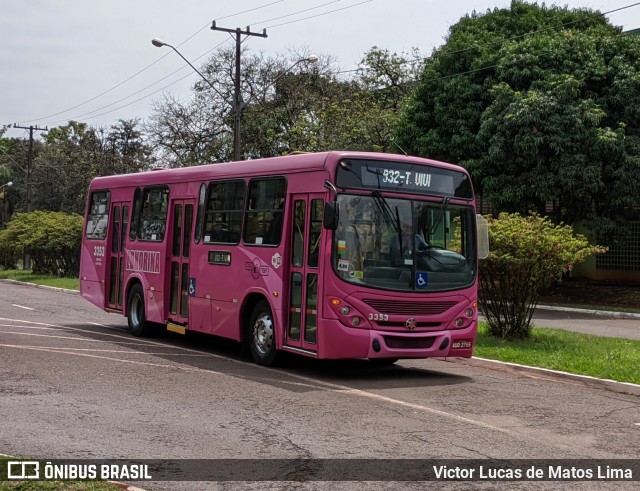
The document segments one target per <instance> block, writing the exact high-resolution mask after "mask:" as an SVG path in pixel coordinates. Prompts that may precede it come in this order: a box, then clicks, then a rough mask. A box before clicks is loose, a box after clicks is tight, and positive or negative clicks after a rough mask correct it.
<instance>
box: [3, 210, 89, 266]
mask: <svg viewBox="0 0 640 491" xmlns="http://www.w3.org/2000/svg"><path fill="white" fill-rule="evenodd" d="M82 224H83V218H82V216H80V215H77V214H66V213H62V212H45V211H34V212H32V213H16V214H15V216H14V217H13V219H12V220H11V222H9V224H8V225H7V228H6V229H5V230H3V231H0V251H4V253H5V254H7V257H8V258H9V260H10V259H11V258H13V259H14V262H15V259H17V257H20V256H21V255H22V254H23V252H26V253H28V254H30V255H31V259H32V262H33V273H34V274H44V275H56V276H77V275H78V272H79V265H80V243H81V240H82ZM7 264H9V262H7ZM3 266H4V265H3ZM7 269H8V268H7Z"/></svg>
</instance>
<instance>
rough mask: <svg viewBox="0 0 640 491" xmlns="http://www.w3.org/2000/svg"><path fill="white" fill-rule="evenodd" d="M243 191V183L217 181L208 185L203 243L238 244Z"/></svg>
mask: <svg viewBox="0 0 640 491" xmlns="http://www.w3.org/2000/svg"><path fill="white" fill-rule="evenodd" d="M244 189H245V183H244V181H219V182H212V183H211V184H210V185H209V198H208V201H207V210H206V216H205V218H204V232H203V239H202V240H203V242H205V243H212V242H217V243H221V244H237V243H238V242H240V230H241V229H242V212H243V209H244Z"/></svg>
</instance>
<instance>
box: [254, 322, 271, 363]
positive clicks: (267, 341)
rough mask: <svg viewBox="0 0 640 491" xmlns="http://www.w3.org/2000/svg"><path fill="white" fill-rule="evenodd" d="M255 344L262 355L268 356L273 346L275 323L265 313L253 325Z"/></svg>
mask: <svg viewBox="0 0 640 491" xmlns="http://www.w3.org/2000/svg"><path fill="white" fill-rule="evenodd" d="M253 344H254V346H255V347H256V349H257V350H258V352H259V353H260V354H262V355H266V354H267V353H268V352H269V350H270V349H271V346H272V344H273V322H272V321H271V316H270V315H269V314H268V313H266V312H263V313H262V314H260V315H259V316H258V318H257V319H256V321H255V322H254V324H253Z"/></svg>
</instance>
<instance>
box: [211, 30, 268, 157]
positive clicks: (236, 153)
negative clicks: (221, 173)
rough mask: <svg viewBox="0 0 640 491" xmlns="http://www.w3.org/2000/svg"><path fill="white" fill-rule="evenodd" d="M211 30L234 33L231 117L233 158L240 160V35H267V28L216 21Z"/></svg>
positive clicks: (263, 36) (264, 36)
mask: <svg viewBox="0 0 640 491" xmlns="http://www.w3.org/2000/svg"><path fill="white" fill-rule="evenodd" d="M211 29H212V30H213V31H223V32H228V33H230V34H235V35H236V76H235V81H234V82H235V94H234V119H233V160H236V161H237V160H240V116H241V114H242V97H241V94H240V45H241V44H242V39H241V36H242V35H245V36H259V37H262V38H266V37H267V30H266V29H263V30H262V33H259V32H252V31H251V29H250V27H249V26H247V28H246V29H245V30H244V31H243V30H242V29H240V28H239V27H237V28H235V29H226V28H224V27H217V26H216V21H215V20H214V21H213V22H212V23H211Z"/></svg>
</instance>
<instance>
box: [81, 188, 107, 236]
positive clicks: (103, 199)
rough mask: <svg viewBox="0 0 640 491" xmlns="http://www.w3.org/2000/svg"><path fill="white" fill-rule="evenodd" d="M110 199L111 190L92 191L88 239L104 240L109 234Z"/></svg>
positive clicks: (88, 215) (88, 216)
mask: <svg viewBox="0 0 640 491" xmlns="http://www.w3.org/2000/svg"><path fill="white" fill-rule="evenodd" d="M110 201H111V192H110V191H94V192H93V193H91V201H90V203H89V213H88V214H87V229H86V232H85V234H86V237H87V239H99V240H103V239H104V238H105V237H106V236H107V225H108V224H109V205H110Z"/></svg>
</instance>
